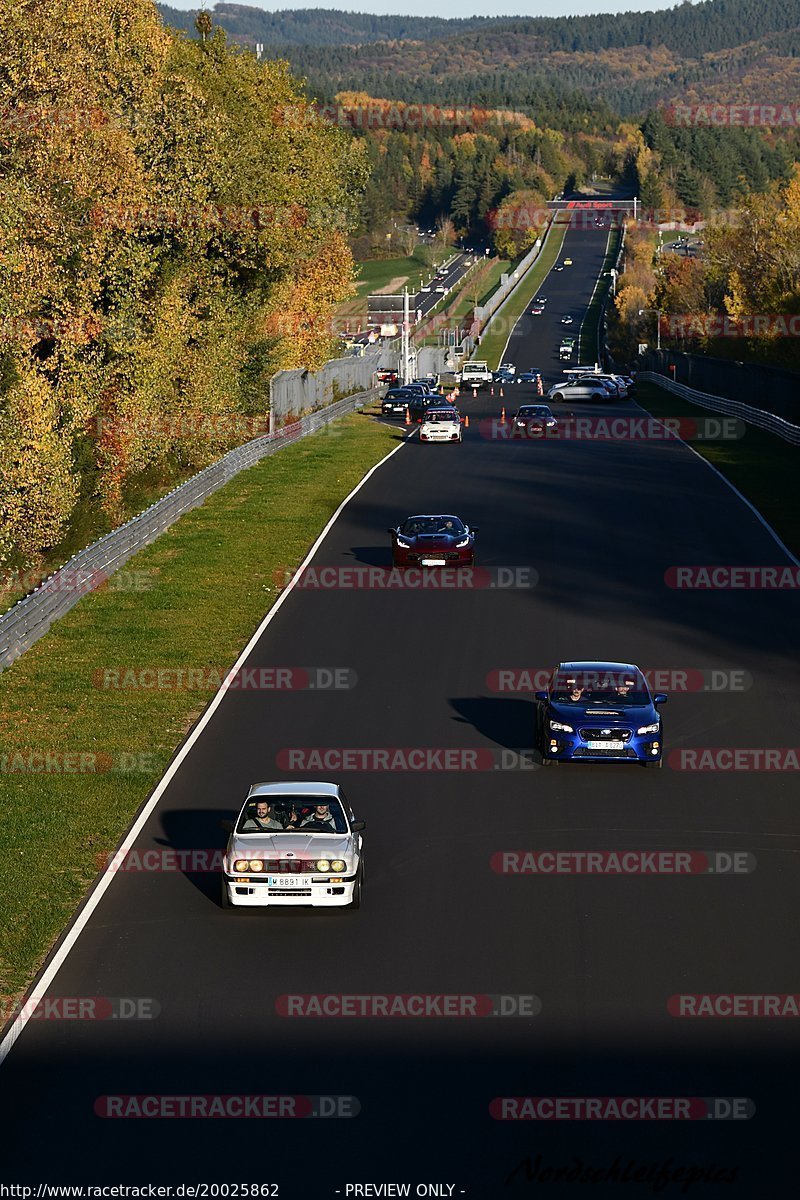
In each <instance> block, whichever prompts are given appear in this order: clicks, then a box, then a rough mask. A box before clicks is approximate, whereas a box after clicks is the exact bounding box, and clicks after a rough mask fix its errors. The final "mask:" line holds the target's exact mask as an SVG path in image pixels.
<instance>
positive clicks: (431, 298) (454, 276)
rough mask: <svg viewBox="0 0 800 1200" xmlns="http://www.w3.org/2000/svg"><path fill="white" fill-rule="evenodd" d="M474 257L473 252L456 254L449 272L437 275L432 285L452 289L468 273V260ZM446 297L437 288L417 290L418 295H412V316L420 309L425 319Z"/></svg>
mask: <svg viewBox="0 0 800 1200" xmlns="http://www.w3.org/2000/svg"><path fill="white" fill-rule="evenodd" d="M472 257H473V255H471V254H456V255H455V256H454V257H453V259H452V261H451V262H450V263H449V264H448V268H447V273H446V274H445V275H442V276H441V277H440V276H438V275H437V276H435V277H434V280H433V283H432V284H431V287H432V288H434V289H435V288H436V287H438V286H439V284H441V285H442V286H443V287H447V288H449V289H451V290H452V288H454V287H455V286H456V284H457V283H458V282H459V280H460V279H461V278H462V277H463V276H464V275H466V273H467V271H468V270H469V262H468V260H470V259H471V258H472ZM444 299H446V297H445V296H444V295H443V294H442V293H441V292H437V291H435V290H434V291H430V292H417V294H416V296H415V297H412V305H413V308H412V317H413V313H414V312H415V311H417V310H419V312H421V314H422V317H423V319H424V318H425V317H426V316H427V315H428V313H429V312H430V311H431V309H434V308H435V307H436V305H437V304H438V303H439V301H440V300H444Z"/></svg>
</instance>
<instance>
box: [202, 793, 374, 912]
mask: <svg viewBox="0 0 800 1200" xmlns="http://www.w3.org/2000/svg"><path fill="white" fill-rule="evenodd" d="M222 825H223V828H224V829H225V830H226V832H227V833H229V835H230V836H229V838H228V846H227V849H226V851H225V859H224V862H223V867H222V897H221V901H222V907H223V908H255V907H263V906H267V905H310V906H311V907H312V908H345V907H346V908H360V907H361V888H362V884H363V881H364V852H363V847H362V838H361V831H362V829H364V822H363V821H357V820H356V819H355V815H354V813H353V810H352V809H351V807H350V805H349V803H348V801H347V799H346V797H345V795H344V792H343V791H342V789H341V788H340V787H339V785H338V784H336V783H314V782H311V783H295V782H290V783H287V782H275V783H254V784H253V785H252V787H251V788H250V791H249V792H248V794H247V799H246V800H245V802H244V805H243V806H242V810H241V812H240V813H239V816H238V817H237V818H236V821H235V822H231V821H223V823H222Z"/></svg>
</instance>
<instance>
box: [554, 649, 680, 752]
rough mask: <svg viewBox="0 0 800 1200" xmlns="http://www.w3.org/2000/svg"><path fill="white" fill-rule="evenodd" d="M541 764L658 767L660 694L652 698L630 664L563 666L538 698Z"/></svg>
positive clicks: (642, 678)
mask: <svg viewBox="0 0 800 1200" xmlns="http://www.w3.org/2000/svg"><path fill="white" fill-rule="evenodd" d="M536 700H537V701H538V704H537V708H538V717H537V725H538V741H539V746H540V749H541V752H542V762H543V763H544V764H545V765H551V764H553V763H558V762H574V761H576V760H578V759H580V760H585V761H588V762H600V761H602V760H606V759H610V760H612V761H617V762H639V763H643V764H644V766H646V767H660V766H661V763H662V761H663V759H662V754H663V748H664V742H663V738H662V732H661V714H660V713H659V711H658V708H657V705H659V704H665V703H666V701H667V697H666V696H665V695H664V694H663V693H662V692H656V693H655V695H652V694H651V692H650V689H649V687H648V686H647V680H646V679H645V677H644V675H643V674H642V672H641V671H640V670H639V668H638V667H635V666H633V664H632V663H608V662H568V663H560V664H559V665H558V666H557V667H556V669H555V670H554V671H553V674H552V676H551V677H550V686H549V688H548V690H547V691H546V692H536Z"/></svg>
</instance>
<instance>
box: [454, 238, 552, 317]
mask: <svg viewBox="0 0 800 1200" xmlns="http://www.w3.org/2000/svg"><path fill="white" fill-rule="evenodd" d="M552 230H553V218H552V217H550V219H549V221H548V223H547V229H546V230H545V232H544V234H543V236H542V237H540V238H538V239H537V244H536V245H535V246H533V247H531V249H530V250H529V251H528V253H527V254H526V255H525V257H524V258H521V259H520V261H519V262H518V263H517V265H516V267H515V268H514V271H513V273H512V275H511V276H510V278H509V279H507V280H506V282H505V283H501V284H500V285H499V286H498V287H497V288H496V289H495V290H494V291H493V292H492V294H491V296H490V297H489V299H488V301H487V303H486V304H484V305H483V306H482V307H481V308H480V316H479V317H477V316H476V317H475V318H474V319H473V322H472V324H471V325H470V327H469V332H470V334H471V335H472V336H475V335H476V334H478V335H480V337H481V339H482V338H483V337H484V336H485V335H486V334H487V333H489V332H490V331H491V326H492V321H493V319H494V318H495V317H496V316H497V313H498V312H499V310H500V309H501V308H502V307H503V305H504V304H505V302H506V300H508V298H509V296H510V295H511V293H512V292H514V291H516V289H517V288H518V287H519V285H520V284H521V283H522V281H523V279H524V278H525V276H526V275H527V273H528V271H529V270H530V269H531V267H532V266H533V264H534V263H535V262H536V261H537V259H538V258H539V256H540V255H541V253H542V251H543V250H544V248H545V246H546V245H547V241H548V239H549V237H550V234H551V232H552ZM475 312H476V313H477V312H478V308H476V309H475Z"/></svg>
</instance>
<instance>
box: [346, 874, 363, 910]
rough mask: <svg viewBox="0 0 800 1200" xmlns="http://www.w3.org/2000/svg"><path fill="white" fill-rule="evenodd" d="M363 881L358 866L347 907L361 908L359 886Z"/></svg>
mask: <svg viewBox="0 0 800 1200" xmlns="http://www.w3.org/2000/svg"><path fill="white" fill-rule="evenodd" d="M363 882H364V878H363V873H362V871H361V868H360V867H359V871H358V875H357V876H356V881H355V884H354V885H353V899H352V900H351V901H350V903H349V904H348V906H347V907H348V908H361V887H362V884H363Z"/></svg>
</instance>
